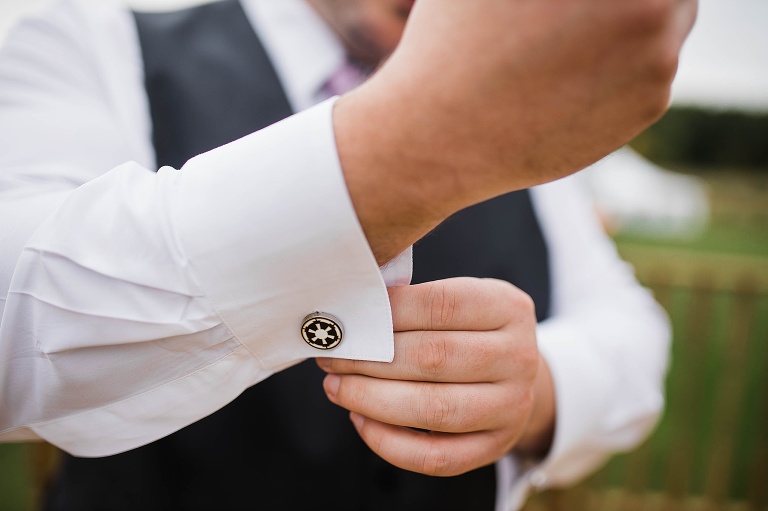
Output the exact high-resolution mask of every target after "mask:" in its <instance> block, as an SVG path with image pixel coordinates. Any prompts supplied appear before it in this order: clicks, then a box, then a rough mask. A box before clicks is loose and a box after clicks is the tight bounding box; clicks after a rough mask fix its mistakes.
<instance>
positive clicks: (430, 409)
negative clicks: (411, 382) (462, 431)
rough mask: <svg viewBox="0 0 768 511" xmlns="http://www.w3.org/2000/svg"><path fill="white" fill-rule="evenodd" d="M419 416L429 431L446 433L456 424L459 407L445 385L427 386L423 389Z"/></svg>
mask: <svg viewBox="0 0 768 511" xmlns="http://www.w3.org/2000/svg"><path fill="white" fill-rule="evenodd" d="M421 392H422V395H421V399H420V402H421V405H420V407H419V408H420V409H419V414H420V415H421V422H422V423H423V424H424V425H425V426H426V427H427V429H430V430H433V431H446V430H447V429H450V426H451V425H452V424H453V423H454V422H455V419H456V412H457V407H456V406H455V403H454V402H453V400H451V399H450V397H449V395H448V391H447V389H446V388H445V386H443V385H439V384H438V385H425V386H424V387H423V388H422V391H421Z"/></svg>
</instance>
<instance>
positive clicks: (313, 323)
mask: <svg viewBox="0 0 768 511" xmlns="http://www.w3.org/2000/svg"><path fill="white" fill-rule="evenodd" d="M343 335H344V333H343V331H342V329H341V322H340V321H339V320H338V319H336V318H334V317H333V316H331V315H330V314H326V313H324V312H313V313H312V314H310V315H308V316H307V317H305V318H304V320H303V322H302V324H301V336H302V337H303V338H304V340H305V341H306V342H307V344H309V345H310V346H312V347H313V348H317V349H319V350H330V349H333V348H335V347H336V346H338V345H339V343H340V342H341V338H342V336H343Z"/></svg>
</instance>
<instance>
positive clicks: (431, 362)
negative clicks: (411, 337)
mask: <svg viewBox="0 0 768 511" xmlns="http://www.w3.org/2000/svg"><path fill="white" fill-rule="evenodd" d="M449 350H450V348H449V344H448V342H447V340H446V339H445V338H444V337H442V336H440V335H434V334H433V335H430V334H429V333H425V334H424V336H423V342H422V343H420V345H419V350H418V353H417V362H416V363H417V365H418V371H419V373H420V374H423V375H426V376H429V377H432V378H437V377H440V376H441V375H442V374H444V373H445V370H446V368H447V367H448V360H449V358H450V353H449Z"/></svg>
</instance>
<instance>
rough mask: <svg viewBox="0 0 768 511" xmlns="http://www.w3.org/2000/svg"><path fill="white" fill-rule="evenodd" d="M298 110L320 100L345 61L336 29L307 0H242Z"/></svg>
mask: <svg viewBox="0 0 768 511" xmlns="http://www.w3.org/2000/svg"><path fill="white" fill-rule="evenodd" d="M241 2H242V4H243V8H244V10H245V12H246V15H247V16H248V19H249V20H250V22H251V25H253V27H254V30H255V31H256V33H257V34H258V35H259V39H260V40H261V42H262V44H263V45H264V49H265V51H266V52H267V54H268V55H269V57H270V59H271V60H272V64H273V65H274V67H275V71H276V72H277V76H278V78H279V79H280V81H281V83H282V85H283V88H284V90H285V93H286V96H287V97H288V101H289V102H290V103H291V106H292V107H293V109H294V110H295V111H297V112H298V111H301V110H304V109H306V108H308V107H310V106H312V105H314V104H315V103H317V102H318V101H319V100H321V99H324V98H322V97H321V96H320V90H321V89H322V87H323V85H324V84H325V83H326V82H327V81H328V79H329V78H330V77H331V75H333V73H334V72H336V70H337V69H339V68H340V67H341V66H342V65H343V63H344V60H345V52H344V48H343V47H342V45H341V43H340V42H339V40H338V39H337V38H336V36H335V34H334V33H333V31H332V30H331V29H330V28H329V27H328V25H326V23H325V22H324V21H323V19H322V18H321V17H320V16H319V15H318V14H317V12H315V10H314V9H313V8H312V7H311V6H310V5H309V4H307V3H306V1H305V0H241Z"/></svg>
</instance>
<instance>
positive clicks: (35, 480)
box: [0, 0, 768, 511]
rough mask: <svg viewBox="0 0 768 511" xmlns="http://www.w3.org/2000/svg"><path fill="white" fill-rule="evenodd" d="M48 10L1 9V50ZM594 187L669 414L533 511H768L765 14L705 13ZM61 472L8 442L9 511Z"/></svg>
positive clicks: (766, 4)
mask: <svg viewBox="0 0 768 511" xmlns="http://www.w3.org/2000/svg"><path fill="white" fill-rule="evenodd" d="M46 3H47V2H46V0H0V41H2V40H3V39H4V38H5V37H6V35H7V32H8V30H9V29H10V27H11V26H12V25H13V23H14V22H15V20H17V19H18V18H19V17H20V16H24V15H28V14H32V13H34V12H35V11H36V10H39V9H41V8H43V7H44V5H45V4H46ZM128 3H129V4H130V5H132V6H133V7H135V8H138V9H144V10H162V9H169V8H176V7H183V6H185V5H191V4H194V3H202V2H201V1H199V0H130V1H128ZM583 176H584V180H585V182H586V183H587V184H588V186H589V187H590V189H591V190H592V192H593V195H594V197H595V200H596V207H597V208H598V211H599V213H600V215H601V217H602V219H603V222H604V225H605V227H606V229H607V230H608V232H609V233H611V235H612V236H613V237H614V239H615V240H616V243H617V246H618V247H619V250H620V252H621V254H622V255H623V256H624V258H625V259H627V260H628V261H630V262H631V263H632V264H634V265H635V268H636V271H637V275H638V277H639V278H640V280H641V281H642V282H643V283H644V284H645V285H647V286H649V287H650V288H651V289H653V291H654V292H655V294H656V297H657V299H658V300H659V301H660V302H661V303H662V305H663V306H664V307H665V308H666V309H667V311H668V312H669V314H670V316H671V318H672V323H673V327H674V342H673V347H672V366H671V369H670V374H669V378H668V382H667V388H668V405H667V410H666V412H665V415H664V417H663V420H662V422H661V424H660V425H659V427H658V428H657V429H656V431H655V432H654V434H653V435H652V436H651V438H650V439H649V440H648V441H647V442H646V443H645V444H644V445H643V446H642V447H640V449H638V450H636V451H634V452H632V453H628V454H623V455H619V456H617V457H615V458H614V459H613V460H611V461H610V462H609V463H608V464H607V465H606V466H605V467H604V468H603V469H602V470H601V471H599V472H598V473H596V474H595V475H594V476H593V477H591V478H589V479H588V480H587V481H585V482H584V483H582V484H580V485H578V486H577V487H575V488H570V489H567V490H558V491H547V492H544V493H543V494H540V495H537V496H535V497H533V499H532V500H531V501H530V502H529V504H528V506H527V507H526V511H542V510H553V511H554V510H564V511H566V510H572V511H582V510H585V511H586V510H588V511H592V510H616V511H631V510H638V511H639V510H669V511H677V510H697V511H720V510H728V511H731V510H733V511H737V510H738V511H742V510H743V511H768V375H766V372H767V370H768V0H700V14H699V20H698V23H697V26H696V27H695V29H694V31H693V33H692V34H691V37H690V39H689V40H688V42H687V43H686V46H685V48H684V51H683V55H682V58H681V63H680V71H679V74H678V78H677V80H676V81H675V85H674V88H673V102H672V107H671V109H670V111H669V112H668V113H667V114H666V115H665V116H664V117H663V118H662V119H661V120H660V121H659V122H657V123H656V124H655V125H654V126H652V127H651V128H649V129H648V130H647V131H646V132H644V133H642V134H641V135H640V136H638V137H637V138H636V139H635V140H633V141H632V142H631V144H630V147H628V148H625V149H623V150H621V151H619V152H617V153H616V154H614V155H612V156H610V157H608V158H606V159H605V160H603V161H602V162H600V163H598V164H597V165H595V166H594V167H593V168H590V169H588V170H587V171H586V172H584V173H583ZM55 459H56V453H55V450H52V449H50V448H48V447H46V446H44V445H42V444H30V445H9V444H0V511H15V510H19V511H26V510H30V509H35V504H36V502H37V499H38V496H39V494H38V493H39V490H40V489H41V488H42V487H43V486H44V480H45V477H46V474H47V473H49V470H50V468H51V467H53V466H55Z"/></svg>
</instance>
